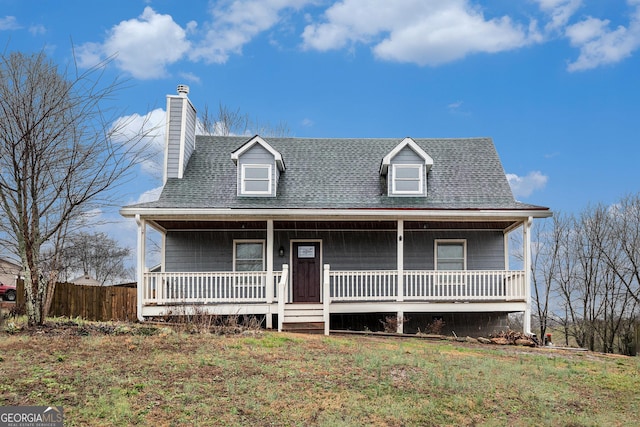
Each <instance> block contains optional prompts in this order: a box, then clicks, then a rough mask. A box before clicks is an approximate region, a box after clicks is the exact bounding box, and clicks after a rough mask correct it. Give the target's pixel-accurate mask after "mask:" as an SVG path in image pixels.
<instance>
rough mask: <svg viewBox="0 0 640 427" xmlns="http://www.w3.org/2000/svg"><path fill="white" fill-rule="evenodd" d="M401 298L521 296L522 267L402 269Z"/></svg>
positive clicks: (439, 299)
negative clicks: (433, 269)
mask: <svg viewBox="0 0 640 427" xmlns="http://www.w3.org/2000/svg"><path fill="white" fill-rule="evenodd" d="M404 298H405V300H425V299H426V300H430V301H489V300H493V301H512V300H523V299H524V298H525V287H524V271H509V270H507V271H505V270H471V271H469V270H466V271H432V270H431V271H429V270H423V271H413V270H408V271H405V272H404Z"/></svg>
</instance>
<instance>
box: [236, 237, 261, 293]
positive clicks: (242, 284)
mask: <svg viewBox="0 0 640 427" xmlns="http://www.w3.org/2000/svg"><path fill="white" fill-rule="evenodd" d="M233 269H234V271H236V272H238V273H242V274H238V275H237V277H235V279H234V284H235V286H234V288H233V291H232V292H233V296H234V297H235V298H248V299H253V298H260V297H262V298H264V293H265V287H264V285H265V279H264V276H263V275H262V274H260V273H257V272H261V271H264V241H261V240H244V241H243V240H236V241H234V247H233ZM254 272H256V273H257V274H254Z"/></svg>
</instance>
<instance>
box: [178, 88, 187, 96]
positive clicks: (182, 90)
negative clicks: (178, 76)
mask: <svg viewBox="0 0 640 427" xmlns="http://www.w3.org/2000/svg"><path fill="white" fill-rule="evenodd" d="M188 94H189V86H187V85H178V95H180V96H183V97H186V96H187V95H188Z"/></svg>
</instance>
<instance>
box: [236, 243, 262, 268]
mask: <svg viewBox="0 0 640 427" xmlns="http://www.w3.org/2000/svg"><path fill="white" fill-rule="evenodd" d="M238 243H240V244H242V243H261V244H262V270H260V271H266V270H265V261H266V260H265V255H266V254H265V250H266V241H265V240H264V239H233V271H234V272H235V271H237V270H236V261H237V257H236V248H237V247H238Z"/></svg>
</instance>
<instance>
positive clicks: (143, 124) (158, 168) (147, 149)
mask: <svg viewBox="0 0 640 427" xmlns="http://www.w3.org/2000/svg"><path fill="white" fill-rule="evenodd" d="M165 123H166V114H165V111H164V110H163V109H162V108H156V109H155V110H153V111H150V112H148V113H147V114H145V115H140V114H135V113H134V114H131V115H129V116H123V117H120V118H118V119H117V120H116V121H115V122H114V123H113V125H112V127H111V131H112V133H113V139H114V140H115V141H116V142H119V143H120V144H138V146H137V149H135V150H134V152H135V153H139V151H138V150H144V152H143V153H140V154H139V155H140V156H141V159H142V160H141V162H140V167H141V170H142V172H144V173H146V174H148V175H150V176H153V177H161V176H162V171H163V169H164V142H165V141H164V140H165ZM141 134H142V135H144V137H143V138H142V141H139V136H140V135H141ZM132 148H133V147H132Z"/></svg>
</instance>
